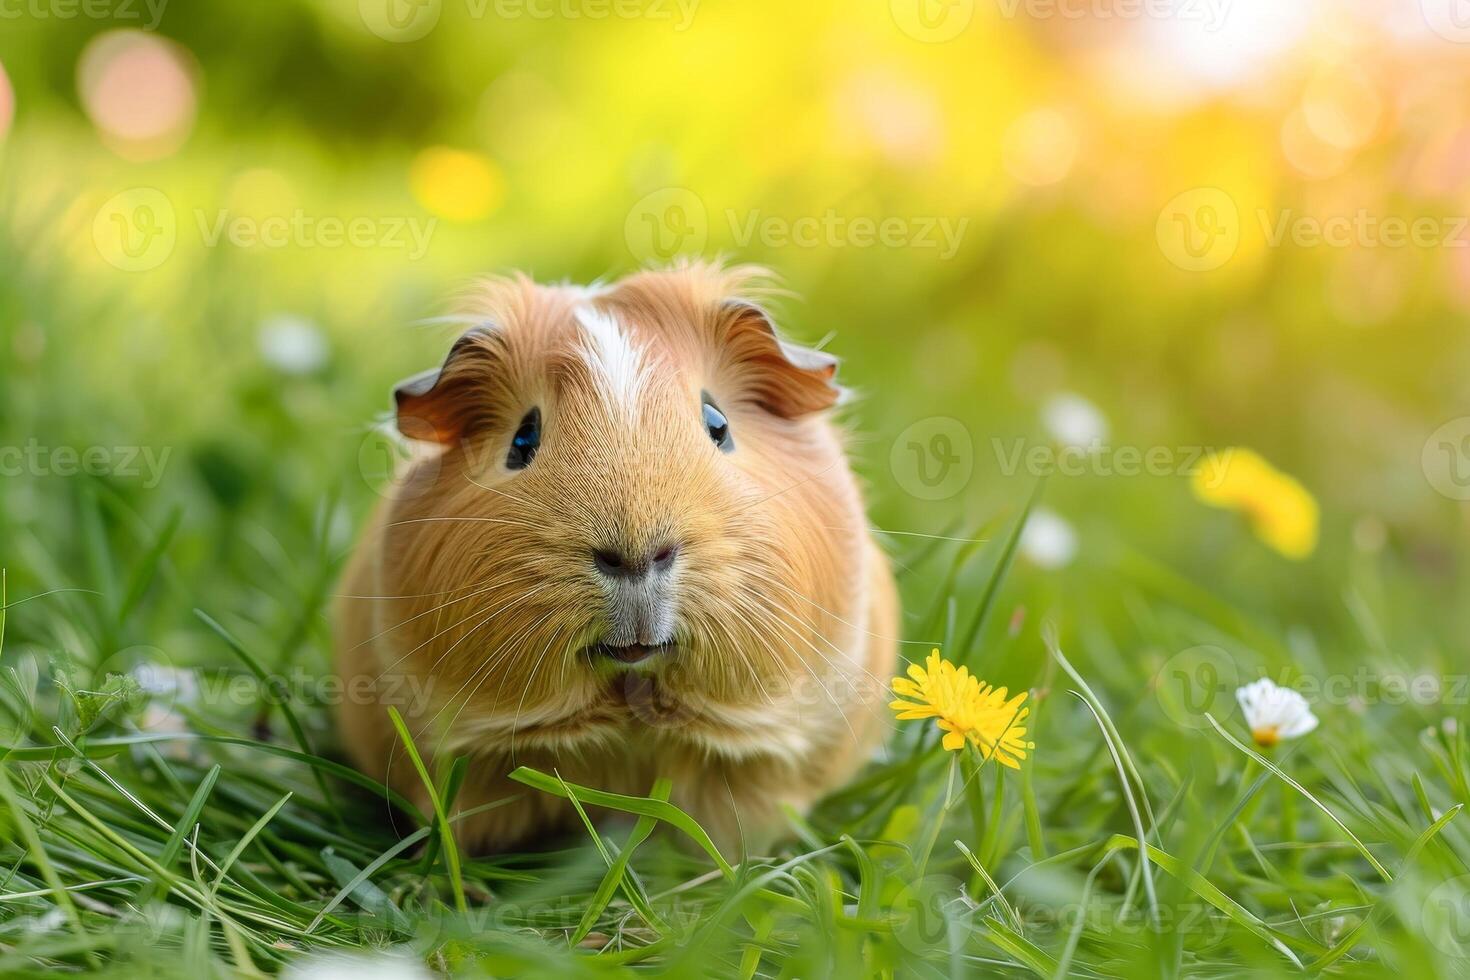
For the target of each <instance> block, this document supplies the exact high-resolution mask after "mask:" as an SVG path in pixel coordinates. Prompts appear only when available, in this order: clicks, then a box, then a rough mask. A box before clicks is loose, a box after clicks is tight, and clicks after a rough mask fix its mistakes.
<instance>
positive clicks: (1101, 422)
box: [1041, 391, 1108, 449]
mask: <svg viewBox="0 0 1470 980" xmlns="http://www.w3.org/2000/svg"><path fill="white" fill-rule="evenodd" d="M1041 423H1042V424H1043V425H1045V426H1046V430H1047V432H1049V433H1050V434H1051V437H1052V438H1053V439H1055V440H1056V441H1057V442H1059V443H1061V444H1062V445H1063V446H1075V447H1077V448H1079V449H1089V448H1091V447H1093V446H1098V445H1101V444H1102V443H1104V442H1106V441H1107V438H1108V418H1107V416H1106V415H1104V414H1103V413H1102V410H1101V409H1099V408H1098V407H1097V406H1096V405H1094V404H1093V403H1092V402H1090V401H1088V400H1087V399H1086V398H1083V397H1082V396H1081V395H1078V394H1076V393H1074V392H1070V391H1063V392H1058V393H1057V394H1055V395H1052V396H1051V397H1050V398H1048V399H1047V400H1046V404H1045V405H1043V406H1042V408H1041Z"/></svg>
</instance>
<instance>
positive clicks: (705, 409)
mask: <svg viewBox="0 0 1470 980" xmlns="http://www.w3.org/2000/svg"><path fill="white" fill-rule="evenodd" d="M700 411H701V412H702V413H703V417H704V428H705V431H706V432H708V433H709V437H710V439H712V440H713V441H714V444H715V445H716V446H719V447H720V452H722V453H728V452H730V451H731V450H732V449H734V448H735V440H734V439H732V438H730V420H729V419H727V418H725V413H724V412H722V411H720V410H719V409H718V408H716V407H715V403H714V402H712V401H710V400H709V395H705V396H704V403H703V404H702V405H701V406H700Z"/></svg>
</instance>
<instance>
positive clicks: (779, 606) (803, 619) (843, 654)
mask: <svg viewBox="0 0 1470 980" xmlns="http://www.w3.org/2000/svg"><path fill="white" fill-rule="evenodd" d="M747 570H749V569H747ZM766 581H767V582H768V583H770V584H773V585H777V586H780V587H781V588H783V589H786V591H788V592H791V593H793V594H795V595H796V596H797V597H799V598H801V599H802V600H804V601H806V602H808V603H810V604H811V605H812V606H814V607H815V608H817V609H820V610H821V611H822V612H826V613H827V614H828V615H829V616H832V617H833V618H834V619H836V620H838V621H839V622H843V623H845V624H846V625H848V626H852V624H851V623H847V621H846V620H844V619H842V617H840V616H837V615H835V614H834V613H831V612H829V611H828V610H826V609H823V608H822V607H821V606H820V605H818V604H817V603H815V602H812V601H811V600H810V599H808V598H807V597H806V596H805V595H802V593H800V592H799V591H797V590H796V589H793V588H790V587H789V586H786V585H783V584H782V583H780V582H777V581H776V580H775V579H774V578H768V579H766ZM764 598H765V599H766V600H767V601H769V602H770V603H771V604H772V606H773V608H775V609H779V610H780V611H781V612H784V613H786V614H787V615H789V616H790V617H791V618H792V619H795V620H797V621H798V622H800V623H801V624H802V625H804V626H806V627H807V628H808V629H809V630H811V632H812V633H813V634H814V635H815V636H816V637H817V638H818V639H820V640H821V641H822V642H823V643H825V644H827V646H829V647H831V648H832V652H833V653H836V654H837V655H838V656H840V657H843V658H844V659H845V658H846V655H847V653H846V651H845V650H843V649H842V648H841V647H839V646H837V645H836V644H835V643H833V642H832V641H831V640H829V639H827V637H826V635H825V633H824V632H823V631H822V630H821V629H820V628H819V627H818V626H817V624H816V623H815V622H813V621H812V620H811V619H809V618H807V617H806V616H803V615H802V614H801V613H800V612H798V611H797V610H795V609H791V608H789V607H787V606H786V605H785V604H784V603H780V602H778V601H777V600H776V599H774V598H772V597H770V596H766V597H764ZM778 621H779V620H778ZM783 625H789V624H783ZM853 628H854V629H858V627H855V626H854V627H853ZM859 632H862V633H867V635H869V636H875V637H877V638H878V639H891V637H881V636H878V635H877V634H876V633H871V632H869V631H868V630H861V629H860V630H859ZM807 644H808V645H812V644H811V641H810V639H808V640H807ZM812 648H813V650H814V651H815V652H816V653H817V654H818V656H821V657H822V659H823V660H826V661H827V665H828V666H829V667H833V669H834V670H835V669H836V667H835V665H833V664H832V661H831V660H828V659H827V657H826V655H824V654H822V652H821V651H820V650H817V649H816V647H815V646H814V645H812ZM853 666H854V667H856V668H857V669H858V670H860V671H862V672H863V673H864V674H866V675H867V677H868V678H869V679H870V680H872V681H874V682H875V683H878V684H881V685H884V686H886V685H887V684H888V681H887V680H886V679H882V678H878V677H874V676H873V673H872V672H871V671H869V670H868V669H867V667H865V666H864V665H863V664H860V663H855V662H854V663H853Z"/></svg>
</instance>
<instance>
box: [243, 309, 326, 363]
mask: <svg viewBox="0 0 1470 980" xmlns="http://www.w3.org/2000/svg"><path fill="white" fill-rule="evenodd" d="M260 353H261V356H262V357H264V358H265V360H266V363H268V364H270V365H271V366H272V367H274V368H275V369H276V370H278V371H280V372H282V373H284V374H311V373H313V372H315V371H319V370H321V368H322V367H323V366H324V365H325V364H326V363H327V357H328V355H329V354H330V350H329V349H328V346H327V338H326V337H325V336H324V335H323V334H322V332H321V330H320V328H318V327H317V325H316V324H314V323H312V322H311V321H310V320H307V319H306V318H304V317H299V316H291V315H289V314H282V315H280V316H273V317H271V318H270V319H268V320H266V321H265V322H264V323H262V324H261V325H260Z"/></svg>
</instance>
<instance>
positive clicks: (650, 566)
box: [592, 544, 679, 578]
mask: <svg viewBox="0 0 1470 980" xmlns="http://www.w3.org/2000/svg"><path fill="white" fill-rule="evenodd" d="M677 557H679V546H678V545H676V544H663V545H658V546H656V547H653V548H650V549H649V550H647V551H645V552H643V553H641V554H628V553H627V552H624V551H621V550H615V549H612V548H594V549H592V564H594V565H596V566H597V570H598V571H599V572H601V573H602V574H603V575H606V576H607V577H608V578H642V577H643V576H645V575H647V574H648V573H649V572H650V571H652V572H665V571H668V570H669V568H670V567H671V566H672V565H673V564H674V559H675V558H677Z"/></svg>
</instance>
